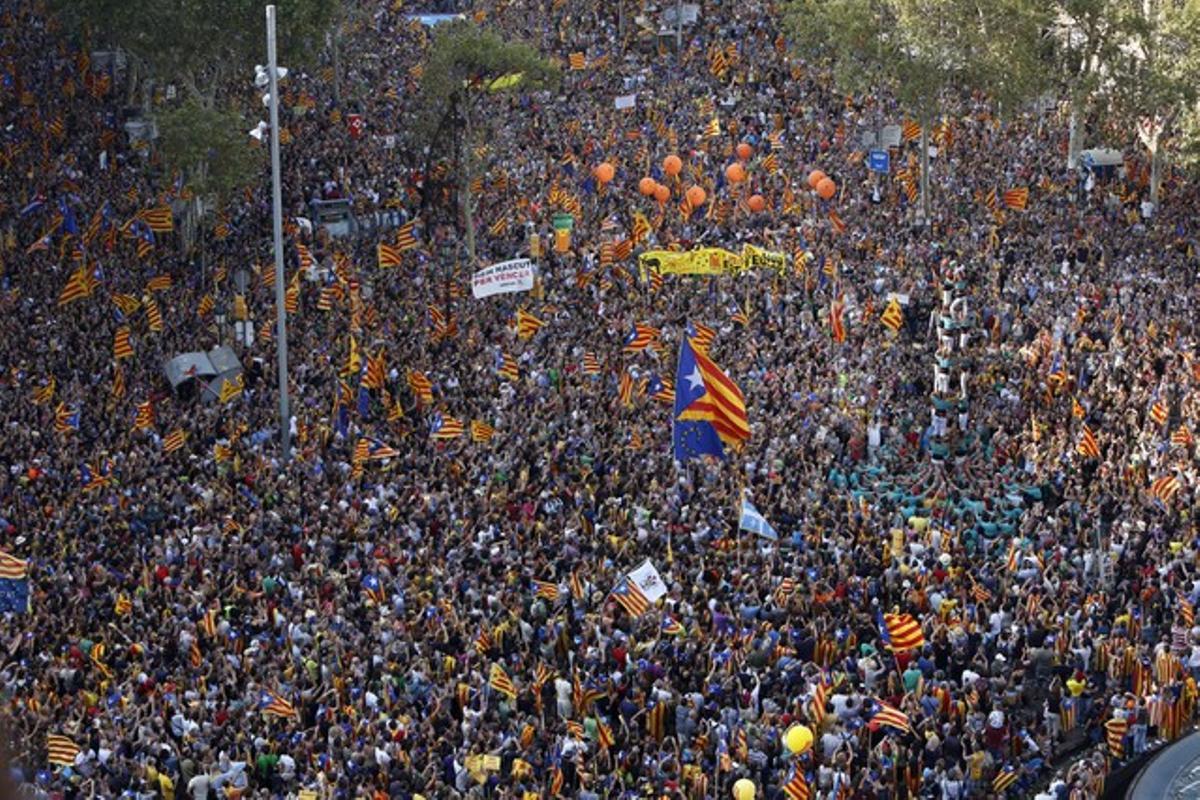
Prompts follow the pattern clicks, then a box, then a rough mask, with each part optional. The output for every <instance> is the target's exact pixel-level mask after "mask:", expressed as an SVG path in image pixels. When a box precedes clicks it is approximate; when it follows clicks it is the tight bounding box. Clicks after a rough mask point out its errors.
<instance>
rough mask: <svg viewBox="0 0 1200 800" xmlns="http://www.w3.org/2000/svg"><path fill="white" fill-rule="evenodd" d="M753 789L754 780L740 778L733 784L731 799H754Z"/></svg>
mask: <svg viewBox="0 0 1200 800" xmlns="http://www.w3.org/2000/svg"><path fill="white" fill-rule="evenodd" d="M755 791H757V790H756V789H755V788H754V781H752V780H750V779H749V778H742V779H741V780H739V781H738V782H737V783H735V784H733V800H754V793H755Z"/></svg>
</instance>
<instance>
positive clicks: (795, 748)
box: [783, 725, 813, 756]
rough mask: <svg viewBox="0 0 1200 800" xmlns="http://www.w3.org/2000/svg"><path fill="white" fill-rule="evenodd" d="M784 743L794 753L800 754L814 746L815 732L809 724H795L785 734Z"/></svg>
mask: <svg viewBox="0 0 1200 800" xmlns="http://www.w3.org/2000/svg"><path fill="white" fill-rule="evenodd" d="M783 743H784V744H785V745H787V749H788V750H789V751H791V753H792V755H794V756H798V755H800V754H801V753H803V752H804V751H805V750H807V749H808V748H810V747H812V743H813V732H812V729H811V728H809V727H808V726H807V725H793V726H792V727H790V728H788V729H787V732H786V733H784V734H783Z"/></svg>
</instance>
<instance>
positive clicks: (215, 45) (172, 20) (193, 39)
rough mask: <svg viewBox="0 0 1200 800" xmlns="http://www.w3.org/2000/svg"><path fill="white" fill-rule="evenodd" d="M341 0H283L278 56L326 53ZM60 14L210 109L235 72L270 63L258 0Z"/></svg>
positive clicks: (118, 2) (112, 4) (175, 1)
mask: <svg viewBox="0 0 1200 800" xmlns="http://www.w3.org/2000/svg"><path fill="white" fill-rule="evenodd" d="M338 3H339V0H276V9H277V13H276V20H277V23H276V24H277V26H278V43H279V60H280V62H281V63H283V64H292V65H296V64H302V63H304V62H305V61H306V60H307V59H308V58H310V57H311V55H312V54H313V53H316V52H318V51H319V50H320V48H321V46H322V45H323V42H324V36H325V31H326V30H327V28H328V27H329V25H330V23H331V22H332V20H333V19H334V16H335V14H336V11H337V7H338ZM56 4H57V6H58V11H59V13H60V15H61V16H62V17H63V18H64V19H67V20H68V21H72V20H73V21H74V22H75V23H76V24H77V25H79V26H80V27H85V26H86V28H87V29H89V30H91V31H92V32H93V34H94V36H95V37H96V38H97V39H98V40H100V41H102V42H107V43H111V44H114V45H116V46H119V47H120V48H122V49H123V50H125V51H127V52H128V53H129V54H131V55H132V56H133V57H134V58H136V59H138V60H140V61H141V62H143V63H144V64H145V65H146V67H147V69H148V71H149V73H150V74H151V75H153V76H154V78H155V79H156V80H159V81H161V82H167V83H177V84H179V85H180V86H182V87H184V89H185V90H186V91H188V92H189V93H191V95H192V96H193V97H194V98H195V99H197V100H198V101H200V102H201V103H202V104H204V105H206V106H211V105H213V102H214V99H215V96H216V94H217V92H218V91H219V90H220V89H221V88H222V87H223V86H224V85H225V83H226V81H228V80H229V79H230V78H231V77H232V76H233V75H234V74H235V73H238V72H241V73H244V74H245V75H246V76H247V80H249V79H250V78H251V77H252V76H253V68H254V65H255V64H262V63H265V61H266V17H265V14H264V11H263V8H264V5H263V3H261V2H258V0H165V2H159V3H130V2H128V1H127V0H56Z"/></svg>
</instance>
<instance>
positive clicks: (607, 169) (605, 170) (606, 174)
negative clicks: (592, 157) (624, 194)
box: [592, 161, 617, 184]
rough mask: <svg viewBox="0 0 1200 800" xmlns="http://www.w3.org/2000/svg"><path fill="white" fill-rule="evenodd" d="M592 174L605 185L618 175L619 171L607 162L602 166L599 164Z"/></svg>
mask: <svg viewBox="0 0 1200 800" xmlns="http://www.w3.org/2000/svg"><path fill="white" fill-rule="evenodd" d="M592 174H594V175H595V176H596V180H598V181H600V183H601V184H605V183H608V182H609V181H611V180H612V179H613V176H614V175H616V174H617V171H616V169H614V168H613V165H612V164H609V163H608V162H607V161H605V162H603V163H601V164H597V165H596V169H595V170H593V172H592Z"/></svg>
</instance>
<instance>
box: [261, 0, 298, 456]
mask: <svg viewBox="0 0 1200 800" xmlns="http://www.w3.org/2000/svg"><path fill="white" fill-rule="evenodd" d="M278 72H279V70H278V65H277V64H276V63H275V6H267V75H268V78H269V80H270V89H269V91H270V93H271V102H270V106H271V205H272V211H273V217H274V219H273V220H272V227H273V228H274V238H275V342H276V352H277V353H278V354H279V364H278V370H279V452H280V457H281V458H282V460H283V461H285V462H286V461H288V460H289V459H290V458H291V449H292V442H291V433H292V416H291V412H290V411H289V409H288V365H287V310H286V309H285V308H284V288H283V287H284V277H283V190H282V188H281V187H280V178H279V74H278Z"/></svg>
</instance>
